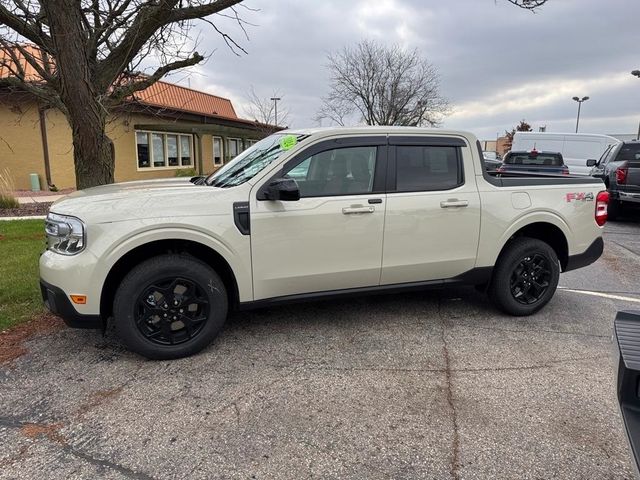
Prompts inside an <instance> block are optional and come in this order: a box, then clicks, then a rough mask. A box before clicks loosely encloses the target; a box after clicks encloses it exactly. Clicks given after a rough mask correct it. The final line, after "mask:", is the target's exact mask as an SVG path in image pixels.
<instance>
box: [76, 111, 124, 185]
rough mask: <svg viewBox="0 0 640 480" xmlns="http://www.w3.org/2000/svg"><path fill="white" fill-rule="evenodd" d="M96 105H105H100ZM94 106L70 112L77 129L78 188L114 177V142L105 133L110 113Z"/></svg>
mask: <svg viewBox="0 0 640 480" xmlns="http://www.w3.org/2000/svg"><path fill="white" fill-rule="evenodd" d="M96 103H97V102H96ZM95 107H97V108H101V106H100V105H94V108H95ZM91 110H93V109H92V108H89V107H88V108H87V109H86V110H84V109H80V110H79V111H75V112H74V114H71V113H70V114H69V115H68V121H69V124H70V125H71V129H72V132H73V161H74V164H75V171H76V187H77V188H78V189H83V188H89V187H95V186H96V185H105V184H107V183H113V181H114V176H113V172H114V169H115V162H114V156H113V143H112V142H111V140H110V139H109V137H107V135H106V134H105V124H106V114H102V115H94V114H93V112H91Z"/></svg>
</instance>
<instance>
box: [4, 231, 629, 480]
mask: <svg viewBox="0 0 640 480" xmlns="http://www.w3.org/2000/svg"><path fill="white" fill-rule="evenodd" d="M605 240H606V251H605V255H604V256H603V257H602V258H601V259H600V260H599V261H598V262H597V263H596V264H594V265H592V266H590V267H588V268H586V269H583V270H578V271H575V272H570V273H568V274H564V275H562V277H561V281H560V284H561V286H562V287H564V288H563V289H562V290H559V291H558V293H557V294H556V296H555V298H554V299H553V300H552V302H551V303H550V304H549V305H548V307H547V308H546V309H544V310H543V311H542V312H540V313H539V314H537V315H535V316H532V317H529V318H511V317H507V316H504V315H501V314H499V313H497V312H496V311H495V310H494V309H493V308H492V307H491V305H490V304H489V303H488V301H487V300H486V299H485V298H484V297H483V296H482V295H480V294H478V293H476V292H475V290H473V289H449V290H442V291H434V292H427V293H416V294H409V295H399V296H384V297H377V298H374V297H369V298H363V299H357V300H348V301H339V302H335V301H333V302H320V303H309V304H303V305H294V306H287V307H278V308H270V309H266V310H259V311H254V312H247V313H236V314H234V315H233V317H232V318H231V319H230V322H229V323H228V325H227V327H226V329H225V330H224V332H223V334H222V335H221V336H220V337H219V338H218V339H217V341H216V342H215V343H214V344H213V345H212V346H210V347H209V348H208V349H207V350H205V352H204V353H202V354H200V355H197V356H195V357H192V358H189V359H183V360H178V361H172V362H152V361H147V360H144V359H142V358H140V357H137V356H135V355H133V354H131V353H128V352H127V351H125V350H124V349H123V348H122V347H121V346H120V345H119V343H118V342H117V339H115V338H114V337H113V335H112V334H108V335H107V336H106V338H103V337H102V336H101V334H100V333H98V332H94V331H79V330H71V329H60V330H57V331H55V332H53V333H49V334H44V335H39V336H37V337H35V338H33V339H32V340H30V341H29V342H28V344H27V347H28V350H29V351H28V353H27V354H26V355H24V356H22V357H20V358H19V359H17V360H15V361H14V362H13V363H11V364H9V365H4V366H2V367H0V400H1V403H0V404H1V405H2V411H1V412H0V441H1V443H2V446H3V448H2V450H1V451H0V478H16V479H18V478H19V479H25V478H48V479H71V478H110V479H124V478H129V479H149V478H157V479H174V478H176V479H179V478H184V479H198V478H203V479H204V478H220V479H223V478H224V479H227V478H234V479H235V478H238V479H244V478H246V479H252V478H256V479H267V478H269V479H271V478H290V479H306V478H323V479H324V478H336V479H338V478H340V479H342V478H357V479H365V478H366V479H378V478H380V479H382V478H397V479H400V478H407V479H410V478H426V479H429V478H434V479H449V478H451V479H458V478H459V479H489V478H491V479H494V478H495V479H502V478H504V479H513V478H531V479H537V478H562V479H580V478H585V479H587V478H588V479H594V478H597V479H606V478H615V479H618V478H632V467H631V463H630V459H629V452H628V449H627V445H626V443H625V438H624V432H623V428H622V425H621V423H620V418H619V414H618V411H617V404H616V399H615V391H614V379H613V374H614V364H613V360H612V358H611V357H612V349H611V340H610V338H611V324H612V320H613V317H614V315H615V312H616V310H618V309H630V308H634V307H635V308H637V309H640V286H639V279H640V222H638V219H635V220H633V221H625V222H616V223H610V224H608V225H607V227H606V234H605ZM602 293H604V294H605V295H609V297H603V296H601V295H600V294H602ZM634 300H635V301H634Z"/></svg>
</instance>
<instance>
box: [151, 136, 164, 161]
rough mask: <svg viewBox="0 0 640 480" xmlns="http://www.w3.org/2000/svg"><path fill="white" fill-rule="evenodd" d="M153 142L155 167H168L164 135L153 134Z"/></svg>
mask: <svg viewBox="0 0 640 480" xmlns="http://www.w3.org/2000/svg"><path fill="white" fill-rule="evenodd" d="M151 142H152V149H151V151H152V152H153V155H152V156H153V166H154V167H166V166H167V163H166V159H165V158H164V135H162V134H160V133H152V134H151Z"/></svg>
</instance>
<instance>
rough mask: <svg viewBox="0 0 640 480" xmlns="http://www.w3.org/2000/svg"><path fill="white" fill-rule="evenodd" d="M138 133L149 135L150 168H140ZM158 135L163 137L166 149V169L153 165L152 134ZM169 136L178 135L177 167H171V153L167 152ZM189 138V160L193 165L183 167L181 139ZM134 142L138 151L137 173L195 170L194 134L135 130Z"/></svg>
mask: <svg viewBox="0 0 640 480" xmlns="http://www.w3.org/2000/svg"><path fill="white" fill-rule="evenodd" d="M138 133H145V134H147V145H148V146H149V166H148V167H141V166H140V160H139V159H138ZM154 133H155V134H158V135H162V145H163V148H164V160H165V166H164V167H155V166H154V165H153V137H152V134H154ZM168 135H176V137H177V144H178V145H177V147H178V161H179V162H180V165H177V166H170V165H169V152H168V150H167V136H168ZM181 136H183V137H189V148H190V149H191V152H190V153H191V155H190V156H189V158H190V159H191V164H190V165H182V145H181V142H180V137H181ZM133 142H134V148H135V151H136V171H137V172H152V171H163V170H180V169H185V168H195V164H196V161H195V156H194V153H195V150H194V143H193V134H191V133H181V132H165V131H158V130H137V129H136V130H134V135H133Z"/></svg>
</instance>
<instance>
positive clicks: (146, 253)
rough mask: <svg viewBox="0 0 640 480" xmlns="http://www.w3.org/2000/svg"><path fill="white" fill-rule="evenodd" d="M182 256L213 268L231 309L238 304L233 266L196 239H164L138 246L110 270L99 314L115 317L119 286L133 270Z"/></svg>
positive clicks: (237, 291)
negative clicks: (162, 257) (154, 260)
mask: <svg viewBox="0 0 640 480" xmlns="http://www.w3.org/2000/svg"><path fill="white" fill-rule="evenodd" d="M169 253H182V254H188V255H191V256H194V257H195V258H197V259H198V260H201V261H203V262H204V263H206V264H207V265H209V266H210V267H211V268H213V269H214V270H215V271H216V273H217V274H218V275H220V278H221V279H222V281H223V282H224V285H225V287H226V289H227V296H228V298H229V306H231V307H235V306H236V305H238V303H239V298H240V294H239V287H238V281H237V278H236V275H235V273H234V272H233V269H232V268H231V265H230V264H229V262H227V260H226V259H225V258H224V257H223V256H222V255H221V254H220V253H218V252H217V251H216V250H214V249H213V248H211V247H210V246H208V245H204V244H202V243H199V242H197V241H194V240H186V239H162V240H153V241H149V242H147V243H143V244H141V245H138V246H136V247H135V248H133V249H131V250H129V251H128V252H127V253H125V254H124V255H122V256H121V257H120V258H119V259H118V260H117V261H116V262H115V263H114V264H113V265H112V267H111V269H110V270H109V273H108V274H107V276H106V278H105V281H104V283H103V285H102V292H101V295H100V313H101V316H102V318H104V319H106V318H108V317H110V316H111V315H112V314H113V301H114V298H115V294H116V290H117V289H118V285H120V282H121V281H122V280H123V279H124V277H125V276H126V275H127V273H129V272H130V271H131V269H132V268H133V267H135V266H136V265H139V264H140V263H141V262H143V261H145V260H148V259H150V258H152V257H156V256H158V255H163V254H169Z"/></svg>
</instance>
